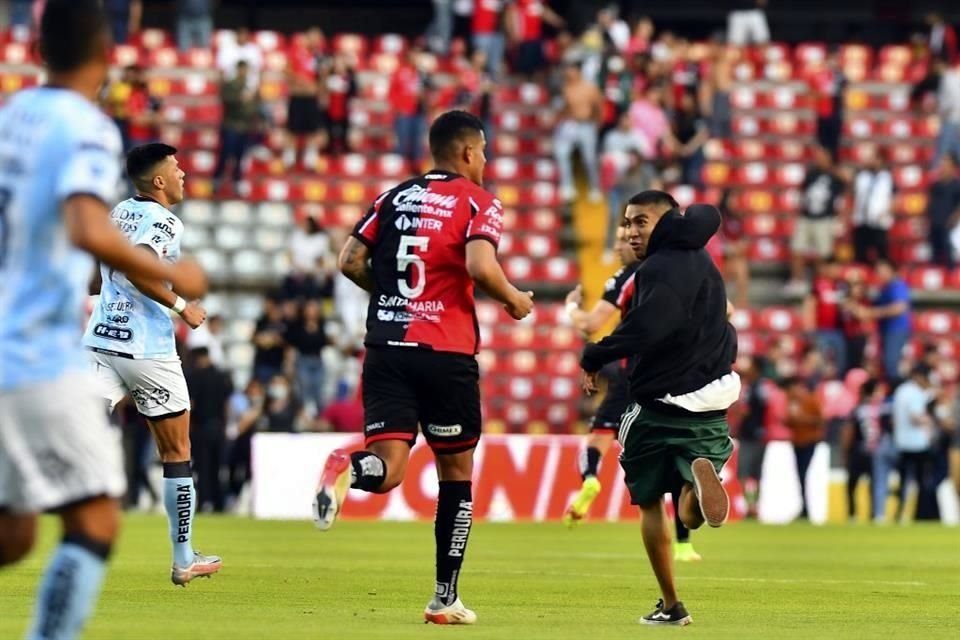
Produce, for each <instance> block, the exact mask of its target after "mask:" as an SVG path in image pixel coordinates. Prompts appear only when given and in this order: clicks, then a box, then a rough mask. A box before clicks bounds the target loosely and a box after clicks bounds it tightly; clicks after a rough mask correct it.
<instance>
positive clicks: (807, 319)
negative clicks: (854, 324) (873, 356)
mask: <svg viewBox="0 0 960 640" xmlns="http://www.w3.org/2000/svg"><path fill="white" fill-rule="evenodd" d="M844 294H845V292H844V290H843V287H842V285H841V282H840V267H839V265H838V264H837V263H836V261H835V260H834V259H833V258H828V259H827V260H824V261H823V262H821V263H820V264H819V266H818V267H817V274H816V277H815V278H814V280H813V290H812V291H811V292H810V295H808V296H807V297H806V299H805V300H804V302H803V321H804V329H805V330H806V331H807V332H808V333H812V334H813V336H814V340H815V342H816V344H817V349H818V350H819V351H820V352H821V353H823V354H824V356H825V357H828V358H830V359H831V360H832V361H833V364H834V368H835V369H836V371H837V372H838V373H842V372H844V371H846V370H847V368H846V367H847V342H846V340H845V339H844V334H843V331H842V324H841V303H842V302H843V298H844Z"/></svg>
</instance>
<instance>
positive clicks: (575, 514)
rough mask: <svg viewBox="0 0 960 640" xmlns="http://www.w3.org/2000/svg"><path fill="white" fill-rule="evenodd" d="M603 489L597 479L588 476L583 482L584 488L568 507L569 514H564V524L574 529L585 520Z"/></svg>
mask: <svg viewBox="0 0 960 640" xmlns="http://www.w3.org/2000/svg"><path fill="white" fill-rule="evenodd" d="M601 489H603V487H602V486H601V485H600V481H599V480H597V477H596V476H588V477H587V479H586V480H584V481H583V486H581V487H580V493H578V494H577V497H576V498H574V499H573V502H571V503H570V506H569V507H567V512H566V513H565V514H563V523H564V524H565V525H567V526H568V527H573V526H574V525H576V524H578V523H579V522H580V521H581V520H583V518H584V517H585V516H586V515H587V511H589V510H590V505H591V504H593V501H594V500H596V499H597V496H598V495H600V490H601Z"/></svg>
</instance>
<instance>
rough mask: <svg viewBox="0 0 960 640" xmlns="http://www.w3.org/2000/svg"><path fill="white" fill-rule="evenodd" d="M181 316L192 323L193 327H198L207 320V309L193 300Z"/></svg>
mask: <svg viewBox="0 0 960 640" xmlns="http://www.w3.org/2000/svg"><path fill="white" fill-rule="evenodd" d="M180 317H181V318H183V321H184V322H186V323H187V324H188V325H190V328H191V329H196V328H197V327H199V326H200V325H202V324H203V323H204V322H205V321H206V320H207V310H206V309H204V308H203V307H201V306H200V305H198V304H197V303H196V302H191V303H190V304H188V305H187V308H186V309H184V310H183V313H181V314H180Z"/></svg>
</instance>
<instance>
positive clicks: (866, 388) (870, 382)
mask: <svg viewBox="0 0 960 640" xmlns="http://www.w3.org/2000/svg"><path fill="white" fill-rule="evenodd" d="M879 386H880V381H879V380H877V379H876V378H867V379H866V380H865V381H864V383H863V384H862V385H860V398H861V399H863V398H869V397H870V396H872V395H873V394H874V393H876V391H877V387H879Z"/></svg>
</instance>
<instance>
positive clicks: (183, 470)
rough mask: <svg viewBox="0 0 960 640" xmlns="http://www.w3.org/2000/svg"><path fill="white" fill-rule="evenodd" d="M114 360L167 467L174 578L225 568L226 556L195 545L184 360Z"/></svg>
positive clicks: (178, 581) (165, 497)
mask: <svg viewBox="0 0 960 640" xmlns="http://www.w3.org/2000/svg"><path fill="white" fill-rule="evenodd" d="M113 364H114V368H115V369H116V370H117V372H118V373H119V374H120V376H121V377H122V378H123V379H124V381H125V382H126V384H127V387H128V388H129V389H130V395H131V396H132V397H133V400H134V402H135V403H136V405H137V411H139V412H140V415H142V416H143V417H144V418H146V420H147V425H148V426H149V427H150V432H151V433H152V434H153V439H154V442H155V443H156V445H157V453H158V454H159V456H160V462H161V464H162V466H163V506H164V509H165V510H166V512H167V522H168V524H169V534H170V544H171V547H172V550H173V563H172V567H171V570H170V580H171V581H172V582H173V583H174V584H175V585H179V586H183V585H185V584H187V583H188V582H190V581H191V580H193V579H194V578H197V577H201V576H204V577H206V576H210V575H213V574H214V573H216V572H217V571H219V570H220V567H221V565H222V561H221V559H220V558H219V557H218V556H207V555H203V554H201V553H198V552H197V551H195V550H194V548H193V520H194V515H195V514H196V511H197V490H196V487H195V486H194V484H193V467H192V464H191V450H190V395H189V392H188V391H187V383H186V380H185V379H184V377H183V369H182V367H181V364H180V360H179V359H178V358H176V359H170V360H159V359H157V360H128V359H125V358H113Z"/></svg>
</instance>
